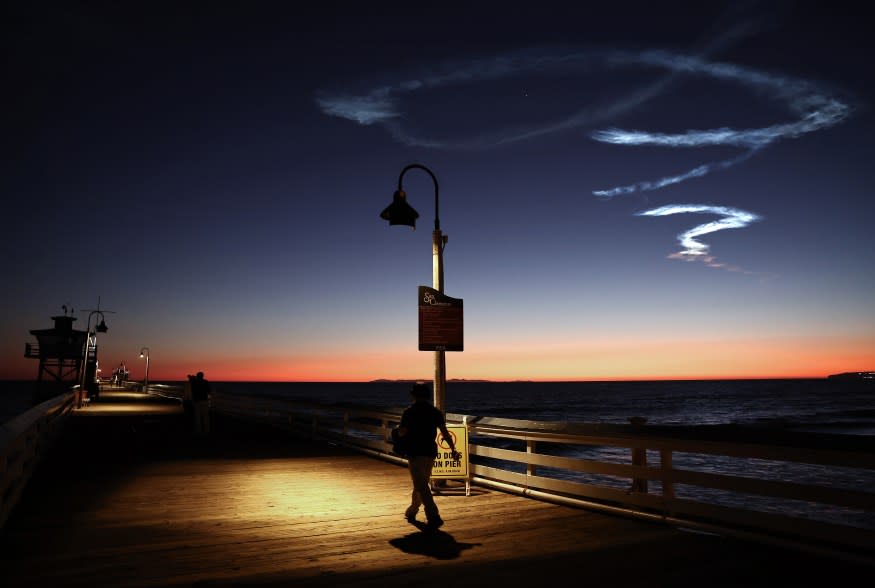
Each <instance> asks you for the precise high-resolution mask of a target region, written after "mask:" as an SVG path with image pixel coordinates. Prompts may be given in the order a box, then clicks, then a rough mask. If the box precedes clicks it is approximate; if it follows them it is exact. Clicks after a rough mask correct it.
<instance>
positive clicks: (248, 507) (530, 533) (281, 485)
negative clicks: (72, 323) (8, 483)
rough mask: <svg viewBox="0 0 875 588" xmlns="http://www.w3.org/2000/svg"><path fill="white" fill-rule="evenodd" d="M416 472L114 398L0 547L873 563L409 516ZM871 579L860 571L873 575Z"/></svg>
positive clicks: (375, 577)
mask: <svg viewBox="0 0 875 588" xmlns="http://www.w3.org/2000/svg"><path fill="white" fill-rule="evenodd" d="M408 498H409V481H408V478H407V472H406V470H405V469H404V468H401V467H398V466H396V465H392V464H390V463H387V462H383V461H380V460H377V459H371V458H368V457H364V456H362V455H360V454H356V453H352V452H350V451H347V450H345V449H343V448H339V447H335V446H332V445H329V444H326V443H311V442H306V441H299V440H295V439H292V438H290V437H288V436H286V434H284V433H283V432H280V431H276V430H273V429H270V428H268V427H264V426H260V425H253V424H249V423H245V422H240V421H236V420H234V419H230V418H227V417H215V418H214V420H213V432H212V434H211V435H210V436H209V437H208V438H199V437H196V436H194V435H192V434H191V432H190V431H189V426H188V422H187V421H186V420H185V418H184V415H183V413H182V409H181V407H180V405H179V404H178V403H177V402H176V401H172V400H168V399H161V398H156V397H147V396H143V395H136V394H134V395H131V396H126V395H123V394H113V393H105V394H103V395H102V397H101V399H100V400H99V401H97V402H94V403H92V404H91V406H89V407H87V408H85V409H82V410H80V411H76V412H75V413H74V414H73V415H72V416H71V418H70V419H69V422H68V423H67V425H66V428H65V430H64V433H63V435H62V436H61V437H60V438H59V440H58V442H57V443H56V445H55V446H54V447H53V448H52V451H51V452H50V453H49V455H48V456H47V457H46V459H45V460H44V461H43V463H42V464H41V465H40V467H39V468H38V470H37V471H36V473H35V475H34V477H33V478H32V480H31V481H30V484H29V486H28V489H27V491H26V492H25V495H24V496H23V498H22V501H21V502H20V504H19V505H18V506H17V507H16V509H15V511H14V512H13V513H12V516H11V517H10V519H9V520H8V522H7V524H6V526H5V528H4V529H3V531H2V535H0V554H2V555H0V570H2V572H0V574H2V578H3V585H4V586H10V587H11V586H43V585H51V586H69V585H89V586H187V585H266V586H267V585H276V586H295V587H299V586H342V585H353V584H354V585H356V586H379V587H381V588H387V587H391V586H411V585H419V586H454V587H456V586H475V585H477V586H483V585H490V584H492V585H501V586H532V585H538V584H541V583H545V582H555V581H560V580H562V581H566V582H575V583H580V584H583V585H588V586H600V585H608V586H641V587H645V586H646V587H651V586H790V585H793V586H820V585H823V584H825V583H827V582H830V583H833V582H849V581H851V579H853V578H855V577H863V578H865V577H871V574H872V572H873V568H872V567H868V566H860V565H855V564H849V563H847V562H843V561H835V560H831V559H828V558H825V557H820V556H816V555H813V554H807V553H806V554H802V553H797V552H792V551H786V550H783V549H779V548H776V547H773V546H767V545H761V544H753V543H745V542H740V541H738V540H734V539H730V538H726V537H718V536H713V535H703V534H696V533H691V532H685V531H683V530H678V529H673V528H670V527H668V526H665V525H657V524H651V523H645V522H640V521H634V520H631V519H625V518H619V517H613V516H609V515H605V514H601V513H594V512H589V511H586V510H579V509H574V508H569V507H564V506H559V505H555V504H549V503H544V502H539V501H537V500H533V499H529V498H522V497H518V496H512V495H508V494H504V493H501V492H496V491H492V490H485V489H482V488H477V487H475V488H474V489H473V491H472V495H471V496H469V497H466V496H465V495H464V491H463V489H461V488H459V489H455V488H451V489H449V490H447V491H446V492H445V493H444V494H443V495H442V496H439V497H438V498H437V502H438V505H439V506H440V508H441V512H442V515H443V517H444V519H445V520H446V521H447V523H446V525H445V526H444V528H442V529H441V530H440V531H437V532H422V530H421V529H420V528H419V527H417V526H412V525H410V524H408V523H406V522H405V521H404V519H403V516H402V514H403V512H404V508H405V506H406V504H407V500H408ZM860 574H862V576H859V575H860Z"/></svg>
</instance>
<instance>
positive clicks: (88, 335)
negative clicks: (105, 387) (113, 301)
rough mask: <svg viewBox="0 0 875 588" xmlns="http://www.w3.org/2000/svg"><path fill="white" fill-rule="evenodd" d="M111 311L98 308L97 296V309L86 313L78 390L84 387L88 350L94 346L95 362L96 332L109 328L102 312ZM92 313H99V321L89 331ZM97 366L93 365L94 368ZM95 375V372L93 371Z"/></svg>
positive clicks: (103, 331)
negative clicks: (86, 319)
mask: <svg viewBox="0 0 875 588" xmlns="http://www.w3.org/2000/svg"><path fill="white" fill-rule="evenodd" d="M105 312H106V313H112V312H113V311H112V310H100V297H99V296H98V297H97V310H92V311H90V312H89V313H88V322H87V324H86V326H85V346H84V347H83V349H82V367H81V370H80V373H79V390H80V393H82V392H83V391H84V389H85V385H86V381H85V379H86V378H87V372H88V369H87V368H88V359H89V355H90V353H89V351H90V350H91V348H92V347H93V348H94V354H95V357H94V361H95V363H96V362H97V333H106V332H107V331H108V330H109V327H107V326H106V319H105V318H104V316H103V313H105ZM94 315H100V323H99V324H98V325H97V326H96V327H94V332H91V317H93V316H94ZM96 369H97V366H96V365H95V370H96ZM95 376H96V372H95Z"/></svg>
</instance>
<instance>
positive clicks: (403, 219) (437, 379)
mask: <svg viewBox="0 0 875 588" xmlns="http://www.w3.org/2000/svg"><path fill="white" fill-rule="evenodd" d="M411 169H421V170H423V171H424V172H426V173H427V174H428V175H429V176H431V180H432V182H433V183H434V231H432V233H431V255H432V287H433V288H434V289H435V290H437V291H438V292H440V293H443V291H444V246H445V245H446V244H447V237H446V236H445V235H444V234H443V233H442V232H441V220H440V211H439V198H440V196H439V189H438V181H437V178H436V177H435V175H434V173H432V171H431V170H430V169H428V168H427V167H425V166H424V165H421V164H419V163H412V164H410V165H408V166H406V167H405V168H404V169H402V170H401V174H400V175H399V176H398V190H397V191H396V192H395V196H394V198H393V200H392V204H391V205H390V206H389V207H388V208H386V209H385V210H384V211H383V212H382V213H381V214H380V216H381V218H383V219H385V220H388V221H389V224H390V225H395V224H400V225H407V226H410V227H413V228H414V229H415V228H416V219H417V218H418V217H419V213H417V212H416V211H415V210H414V209H413V208H412V207H411V206H410V205H409V204H407V194H406V193H405V192H404V189H403V187H402V181H403V179H404V174H405V173H407V172H408V171H409V170H411ZM446 391H447V363H446V352H445V351H443V350H441V351H435V352H434V406H435V408H437V409H438V410H440V411H441V412H443V411H444V410H445V409H444V404H445V400H446Z"/></svg>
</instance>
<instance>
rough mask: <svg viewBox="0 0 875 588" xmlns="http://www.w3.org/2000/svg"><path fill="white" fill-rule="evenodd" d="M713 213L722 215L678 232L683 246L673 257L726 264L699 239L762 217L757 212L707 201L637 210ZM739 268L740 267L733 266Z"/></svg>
mask: <svg viewBox="0 0 875 588" xmlns="http://www.w3.org/2000/svg"><path fill="white" fill-rule="evenodd" d="M689 213H695V214H714V215H718V216H720V217H721V218H719V219H718V220H715V221H711V222H708V223H704V224H701V225H697V226H695V227H693V228H692V229H690V230H688V231H684V232H683V233H680V234H679V235H678V241H679V242H680V244H681V246H682V247H683V250H681V251H678V252H677V253H673V254H671V255H670V256H669V257H670V258H672V259H684V260H687V261H697V260H701V261H704V262H705V263H707V264H708V265H711V266H713V267H723V264H716V263H715V258H714V257H713V256H712V255H710V251H711V247H710V246H709V245H708V244H706V243H703V242H701V241H699V240H698V238H699V237H702V236H703V235H708V234H710V233H714V232H717V231H722V230H724V229H742V228H744V227H746V226H748V225H750V224H751V223H753V222H756V221H758V220H761V218H762V217H760V216H759V215H757V214H754V213H752V212H748V211H746V210H741V209H739V208H732V207H729V206H709V205H705V204H667V205H665V206H660V207H659V208H654V209H651V210H646V211H644V212H639V213H637V216H669V215H672V214H689ZM734 269H738V268H734Z"/></svg>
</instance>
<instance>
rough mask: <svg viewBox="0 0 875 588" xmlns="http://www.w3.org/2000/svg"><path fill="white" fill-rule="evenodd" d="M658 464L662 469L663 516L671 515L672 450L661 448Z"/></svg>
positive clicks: (672, 496) (672, 512)
mask: <svg viewBox="0 0 875 588" xmlns="http://www.w3.org/2000/svg"><path fill="white" fill-rule="evenodd" d="M659 466H660V468H661V469H662V501H663V504H665V516H669V517H670V516H673V515H674V508H672V505H673V504H674V475H673V472H672V469H673V468H674V466H673V465H672V451H671V449H663V450H661V451H660V452H659Z"/></svg>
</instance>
